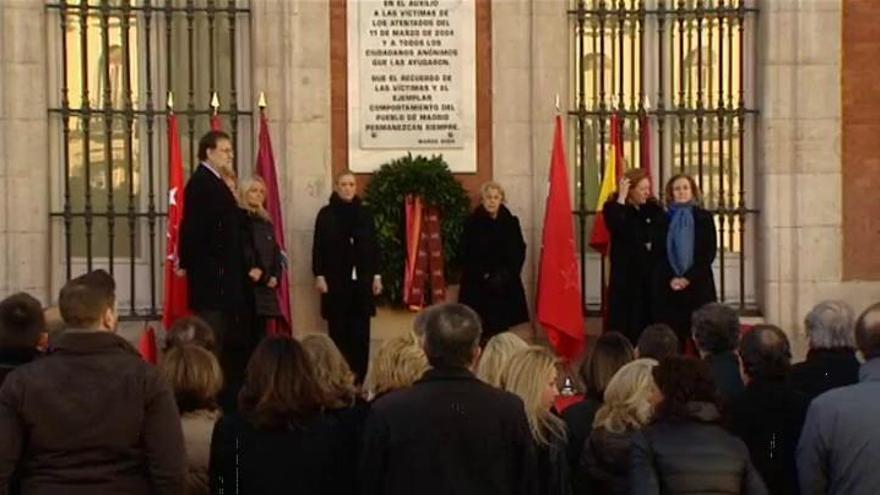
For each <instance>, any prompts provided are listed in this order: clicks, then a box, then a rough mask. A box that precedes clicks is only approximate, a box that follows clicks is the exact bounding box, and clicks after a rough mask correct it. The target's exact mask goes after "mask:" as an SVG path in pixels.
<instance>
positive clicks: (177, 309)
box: [162, 113, 189, 330]
mask: <svg viewBox="0 0 880 495" xmlns="http://www.w3.org/2000/svg"><path fill="white" fill-rule="evenodd" d="M183 191H184V188H183V158H181V155H180V137H179V134H178V129H177V116H176V115H174V114H173V113H172V114H170V115H168V219H167V232H166V234H165V236H166V240H167V244H166V247H165V288H164V289H165V297H164V301H165V302H164V304H163V311H162V326H164V327H165V329H166V330H167V329H168V328H171V324H172V323H174V321H175V320H177V319H178V318H180V317H181V316H186V315H187V314H189V308H188V302H187V299H188V295H187V282H186V277H181V276H178V275H177V270H178V268H180V258H179V254H180V251H179V246H178V244H179V239H180V221H181V219H182V218H183V202H184V194H183Z"/></svg>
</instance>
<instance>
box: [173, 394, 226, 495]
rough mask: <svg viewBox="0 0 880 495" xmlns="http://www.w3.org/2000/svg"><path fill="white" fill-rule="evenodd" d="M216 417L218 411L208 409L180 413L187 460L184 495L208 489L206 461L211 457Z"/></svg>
mask: <svg viewBox="0 0 880 495" xmlns="http://www.w3.org/2000/svg"><path fill="white" fill-rule="evenodd" d="M218 418H220V411H218V410H210V409H199V410H197V411H191V412H187V413H183V414H181V415H180V425H181V428H182V429H183V441H184V444H185V445H186V462H187V473H186V483H185V484H184V491H183V493H184V495H207V494H208V493H209V491H210V483H209V477H208V461H209V460H210V457H211V435H212V434H213V432H214V425H215V423H216V422H217V419H218Z"/></svg>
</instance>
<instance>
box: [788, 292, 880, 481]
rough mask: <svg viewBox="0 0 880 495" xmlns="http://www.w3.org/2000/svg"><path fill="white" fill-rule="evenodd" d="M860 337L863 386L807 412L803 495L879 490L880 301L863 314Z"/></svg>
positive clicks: (834, 394) (823, 399)
mask: <svg viewBox="0 0 880 495" xmlns="http://www.w3.org/2000/svg"><path fill="white" fill-rule="evenodd" d="M855 336H856V344H857V345H858V348H859V351H861V353H862V355H863V356H864V358H865V363H864V364H863V365H862V366H861V368H860V369H859V383H856V384H854V385H849V386H846V387H840V388H837V389H834V390H829V391H828V392H825V393H824V394H822V395H820V396H819V397H816V398H815V399H814V400H813V402H812V403H811V404H810V408H809V411H808V412H807V420H806V422H805V424H804V431H803V433H802V434H801V438H800V442H799V443H798V448H797V469H798V478H799V481H800V487H801V493H803V494H812V493H815V494H820V493H821V494H847V495H862V494H864V495H869V494H870V495H874V494H876V493H878V492H880V470H878V469H877V459H880V303H877V304H874V305H873V306H871V307H869V308H868V309H867V310H865V312H864V313H862V315H861V316H860V317H859V319H858V321H857V322H856V330H855Z"/></svg>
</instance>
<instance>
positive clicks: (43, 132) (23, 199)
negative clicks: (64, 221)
mask: <svg viewBox="0 0 880 495" xmlns="http://www.w3.org/2000/svg"><path fill="white" fill-rule="evenodd" d="M45 12H46V7H45V5H44V2H42V1H40V0H3V1H2V2H0V295H5V294H8V293H11V292H16V291H20V290H24V291H28V292H31V293H32V294H34V295H36V296H38V297H39V298H41V299H43V300H47V298H48V296H49V294H48V291H49V266H50V263H49V202H48V200H47V198H48V190H49V167H48V166H47V164H48V163H49V146H50V145H49V128H48V124H49V118H48V115H47V112H46V109H47V108H48V107H47V94H48V90H47V87H46V72H47V67H48V65H47V63H48V61H47V45H46V44H47V39H46V31H45V29H43V26H44V23H45V18H46V15H45Z"/></svg>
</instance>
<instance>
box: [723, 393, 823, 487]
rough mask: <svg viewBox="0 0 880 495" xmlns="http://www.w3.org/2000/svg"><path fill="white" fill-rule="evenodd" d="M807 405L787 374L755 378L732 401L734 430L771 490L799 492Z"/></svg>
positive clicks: (730, 413)
mask: <svg viewBox="0 0 880 495" xmlns="http://www.w3.org/2000/svg"><path fill="white" fill-rule="evenodd" d="M808 405H809V403H808V402H807V401H806V400H805V397H804V396H803V395H802V394H801V393H799V392H797V391H795V390H793V389H792V387H791V384H790V383H789V382H788V380H787V379H786V378H785V377H779V378H756V379H753V380H752V381H751V382H749V384H748V386H746V389H745V391H744V392H743V393H742V394H740V395H739V397H737V398H736V399H735V400H734V401H733V403H731V404H730V407H729V409H728V413H729V416H730V419H731V426H732V430H733V433H734V434H735V435H736V436H738V437H740V438H741V439H742V440H743V442H745V443H746V446H747V447H748V448H749V453H750V457H751V459H752V464H754V465H755V468H756V469H757V470H758V472H759V473H761V477H762V478H763V479H764V483H766V484H767V488H768V490H769V491H770V493H774V494H779V495H787V494H792V495H796V494H797V493H798V483H797V469H796V467H795V450H796V448H797V442H798V438H799V437H800V434H801V428H802V427H803V425H804V416H805V415H806V414H807V406H808Z"/></svg>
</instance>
